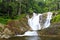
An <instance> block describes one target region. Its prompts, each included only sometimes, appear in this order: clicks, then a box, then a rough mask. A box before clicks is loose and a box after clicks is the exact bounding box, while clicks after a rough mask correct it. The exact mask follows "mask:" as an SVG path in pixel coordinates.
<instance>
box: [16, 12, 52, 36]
mask: <svg viewBox="0 0 60 40" xmlns="http://www.w3.org/2000/svg"><path fill="white" fill-rule="evenodd" d="M42 16H43V14H36V13H33V16H32V18H29V16H28V17H27V18H28V25H29V26H30V27H31V28H32V31H27V32H25V34H24V35H17V36H38V33H37V30H41V28H42V26H43V29H44V28H47V27H49V26H50V20H51V19H52V12H48V13H47V18H46V21H45V23H43V24H42ZM41 24H42V25H41Z"/></svg>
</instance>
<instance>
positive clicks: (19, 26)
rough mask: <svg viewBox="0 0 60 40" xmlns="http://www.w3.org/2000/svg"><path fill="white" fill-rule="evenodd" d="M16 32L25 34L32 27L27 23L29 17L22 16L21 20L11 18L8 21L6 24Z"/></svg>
mask: <svg viewBox="0 0 60 40" xmlns="http://www.w3.org/2000/svg"><path fill="white" fill-rule="evenodd" d="M5 27H7V28H8V29H9V30H11V31H12V32H14V33H15V34H24V33H25V32H26V31H28V30H29V29H30V27H29V26H28V24H27V19H26V18H22V19H21V20H10V21H8V22H7V25H6V26H5Z"/></svg>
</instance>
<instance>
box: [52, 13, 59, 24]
mask: <svg viewBox="0 0 60 40" xmlns="http://www.w3.org/2000/svg"><path fill="white" fill-rule="evenodd" d="M51 22H52V23H55V22H60V14H59V15H57V16H55V17H54V18H53V19H52V20H51Z"/></svg>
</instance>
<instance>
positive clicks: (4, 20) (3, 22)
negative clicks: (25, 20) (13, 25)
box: [0, 17, 10, 24]
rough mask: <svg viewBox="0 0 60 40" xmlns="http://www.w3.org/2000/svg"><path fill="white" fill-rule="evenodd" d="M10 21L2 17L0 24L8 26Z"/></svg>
mask: <svg viewBox="0 0 60 40" xmlns="http://www.w3.org/2000/svg"><path fill="white" fill-rule="evenodd" d="M8 20H10V19H4V18H1V17H0V23H2V24H6V23H7V21H8Z"/></svg>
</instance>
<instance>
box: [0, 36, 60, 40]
mask: <svg viewBox="0 0 60 40" xmlns="http://www.w3.org/2000/svg"><path fill="white" fill-rule="evenodd" d="M0 40H60V37H37V36H32V37H11V38H9V39H0Z"/></svg>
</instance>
